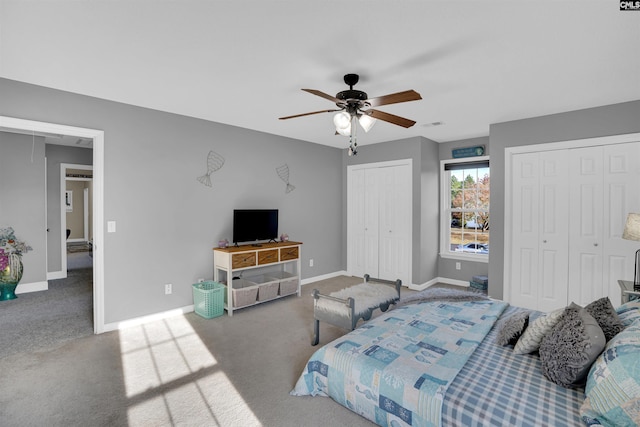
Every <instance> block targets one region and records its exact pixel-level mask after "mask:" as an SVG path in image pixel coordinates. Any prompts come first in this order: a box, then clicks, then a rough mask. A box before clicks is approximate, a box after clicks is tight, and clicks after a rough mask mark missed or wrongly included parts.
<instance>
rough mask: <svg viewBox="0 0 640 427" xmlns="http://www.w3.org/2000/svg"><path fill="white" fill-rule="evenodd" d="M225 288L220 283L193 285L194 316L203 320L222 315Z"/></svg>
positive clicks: (207, 282)
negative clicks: (198, 316) (196, 315)
mask: <svg viewBox="0 0 640 427" xmlns="http://www.w3.org/2000/svg"><path fill="white" fill-rule="evenodd" d="M225 289H226V286H224V285H223V284H222V283H218V282H213V281H210V280H209V281H206V282H200V283H194V284H193V308H194V311H195V312H196V314H198V315H200V316H202V317H204V318H205V319H213V318H214V317H218V316H222V315H223V314H224V294H225Z"/></svg>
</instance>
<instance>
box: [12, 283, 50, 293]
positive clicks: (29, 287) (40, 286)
mask: <svg viewBox="0 0 640 427" xmlns="http://www.w3.org/2000/svg"><path fill="white" fill-rule="evenodd" d="M48 289H49V283H48V282H46V281H45V282H32V283H19V284H18V287H17V288H16V294H26V293H29V292H39V291H46V290H48Z"/></svg>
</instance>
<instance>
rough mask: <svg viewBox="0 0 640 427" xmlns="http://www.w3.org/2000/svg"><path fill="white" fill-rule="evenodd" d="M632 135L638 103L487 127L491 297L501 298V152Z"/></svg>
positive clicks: (639, 125)
mask: <svg viewBox="0 0 640 427" xmlns="http://www.w3.org/2000/svg"><path fill="white" fill-rule="evenodd" d="M636 132H640V100H639V101H631V102H625V103H621V104H614V105H607V106H602V107H596V108H589V109H585V110H578V111H570V112H566V113H560V114H553V115H549V116H542V117H535V118H530V119H524V120H516V121H512V122H505V123H497V124H493V125H491V127H490V141H491V211H490V215H491V255H490V258H489V294H490V295H491V296H493V297H496V298H502V295H503V271H504V229H503V227H500V226H497V225H499V224H504V209H505V194H504V191H505V184H504V181H505V152H504V150H505V148H507V147H516V146H521V145H532V144H543V143H548V142H556V141H570V140H575V139H583V138H595V137H600V136H609V135H621V134H627V133H636Z"/></svg>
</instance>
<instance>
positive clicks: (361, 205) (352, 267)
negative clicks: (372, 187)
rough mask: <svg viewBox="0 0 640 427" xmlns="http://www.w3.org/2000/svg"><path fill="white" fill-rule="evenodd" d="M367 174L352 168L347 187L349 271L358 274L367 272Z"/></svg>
mask: <svg viewBox="0 0 640 427" xmlns="http://www.w3.org/2000/svg"><path fill="white" fill-rule="evenodd" d="M364 178H365V175H364V170H363V169H360V170H350V171H349V176H348V183H349V186H348V188H347V212H348V215H347V240H348V243H347V247H348V252H349V253H348V257H347V258H348V261H347V263H348V265H347V269H348V271H349V272H350V273H351V274H353V275H356V276H363V275H364V274H365V268H366V267H365V247H366V243H365V242H366V235H365V181H364Z"/></svg>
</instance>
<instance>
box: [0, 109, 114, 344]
mask: <svg viewBox="0 0 640 427" xmlns="http://www.w3.org/2000/svg"><path fill="white" fill-rule="evenodd" d="M0 127H4V128H11V129H16V130H26V131H29V132H46V133H53V134H60V135H67V136H77V137H81V138H89V139H93V180H94V181H93V219H94V221H93V332H94V333H96V334H99V333H102V332H105V329H104V328H105V325H104V311H105V307H104V144H105V140H104V131H102V130H97V129H89V128H81V127H76V126H67V125H61V124H55V123H47V122H39V121H34V120H26V119H19V118H15V117H7V116H0Z"/></svg>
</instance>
